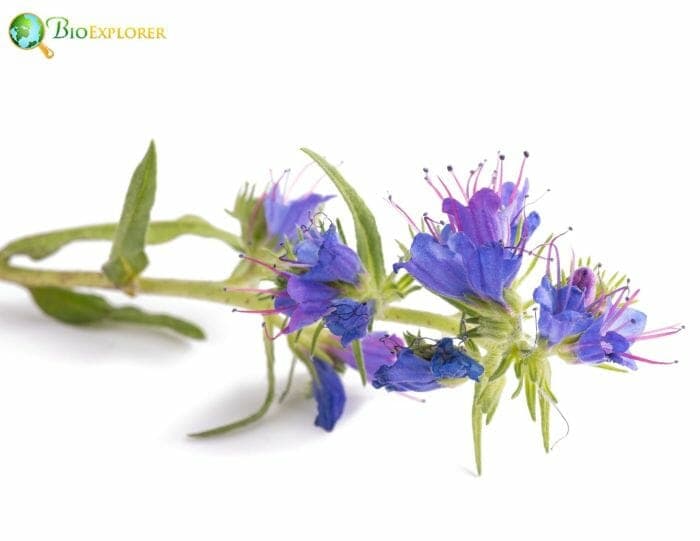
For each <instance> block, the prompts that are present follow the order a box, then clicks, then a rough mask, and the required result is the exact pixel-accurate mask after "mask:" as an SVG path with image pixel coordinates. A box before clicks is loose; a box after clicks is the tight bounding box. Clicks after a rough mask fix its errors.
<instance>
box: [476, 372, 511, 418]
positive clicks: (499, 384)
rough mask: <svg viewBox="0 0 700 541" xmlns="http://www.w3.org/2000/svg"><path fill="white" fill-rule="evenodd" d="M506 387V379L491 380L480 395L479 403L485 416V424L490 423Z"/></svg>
mask: <svg viewBox="0 0 700 541" xmlns="http://www.w3.org/2000/svg"><path fill="white" fill-rule="evenodd" d="M505 386H506V378H505V377H500V378H498V379H497V380H495V381H494V380H491V381H489V382H488V383H487V384H486V389H484V392H483V393H482V395H481V397H480V398H479V401H480V402H481V411H482V412H484V413H485V414H486V424H489V423H490V422H491V419H493V415H494V413H496V408H497V407H498V402H499V401H500V399H501V394H502V393H503V388H504V387H505Z"/></svg>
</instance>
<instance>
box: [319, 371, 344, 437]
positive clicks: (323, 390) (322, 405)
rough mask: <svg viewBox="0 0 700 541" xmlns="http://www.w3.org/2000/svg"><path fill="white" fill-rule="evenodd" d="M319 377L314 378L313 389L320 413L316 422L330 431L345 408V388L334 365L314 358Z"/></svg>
mask: <svg viewBox="0 0 700 541" xmlns="http://www.w3.org/2000/svg"><path fill="white" fill-rule="evenodd" d="M313 365H314V368H315V369H316V375H317V376H318V379H314V381H313V384H312V390H313V395H314V399H315V400H316V407H317V409H318V415H316V420H315V421H314V424H315V425H316V426H320V427H321V428H323V429H324V430H326V431H328V432H330V431H331V430H333V427H334V426H335V423H336V421H337V420H338V419H339V418H340V416H341V415H342V414H343V409H344V408H345V389H343V383H342V381H341V380H340V376H338V373H337V372H336V371H335V370H334V369H333V367H332V366H331V365H330V364H328V363H326V362H323V361H321V360H319V359H317V358H314V359H313Z"/></svg>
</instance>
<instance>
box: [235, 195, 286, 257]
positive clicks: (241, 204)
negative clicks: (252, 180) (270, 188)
mask: <svg viewBox="0 0 700 541" xmlns="http://www.w3.org/2000/svg"><path fill="white" fill-rule="evenodd" d="M261 197H262V196H257V197H256V195H255V186H254V185H252V184H249V183H247V182H246V183H245V184H244V185H243V188H242V189H241V190H240V191H239V192H238V195H237V196H236V201H235V203H234V205H233V210H227V211H226V212H227V213H228V214H229V215H230V216H231V217H232V218H235V219H236V220H238V223H239V224H240V226H241V238H242V240H243V243H244V244H245V246H246V247H250V246H255V245H258V244H260V243H262V242H263V241H266V240H267V237H268V234H267V222H266V221H265V209H264V208H263V202H262V199H261ZM280 240H281V239H280ZM241 251H243V247H242V248H241Z"/></svg>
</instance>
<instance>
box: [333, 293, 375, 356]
mask: <svg viewBox="0 0 700 541" xmlns="http://www.w3.org/2000/svg"><path fill="white" fill-rule="evenodd" d="M331 306H332V310H331V312H329V313H328V314H326V315H325V316H324V318H323V320H324V321H325V323H326V327H328V330H329V331H331V332H332V333H333V334H334V335H336V336H339V337H340V343H341V344H342V345H343V347H346V346H347V345H348V344H349V343H350V342H352V341H353V340H357V339H358V338H362V337H363V336H365V335H366V334H367V328H368V326H369V322H370V320H371V319H372V314H373V313H374V303H373V302H357V301H354V300H352V299H338V300H335V301H333V302H332V303H331Z"/></svg>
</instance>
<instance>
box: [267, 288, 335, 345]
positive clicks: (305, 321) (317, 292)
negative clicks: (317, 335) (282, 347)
mask: <svg viewBox="0 0 700 541" xmlns="http://www.w3.org/2000/svg"><path fill="white" fill-rule="evenodd" d="M338 294H339V292H338V290H337V289H335V288H334V287H331V286H329V285H326V284H324V283H322V282H313V281H310V280H303V279H302V278H301V277H300V276H296V275H290V276H289V279H288V280H287V287H286V288H285V289H284V290H282V291H280V292H279V293H278V294H277V295H276V296H275V309H276V310H277V311H278V312H281V313H283V314H284V315H286V316H289V323H288V324H287V327H286V328H285V331H284V332H285V334H288V333H292V332H296V331H298V330H299V329H301V328H303V327H306V326H307V325H311V324H312V323H313V322H315V321H318V320H319V319H321V318H322V317H323V316H325V315H326V314H328V312H329V311H330V310H332V306H333V302H334V300H335V299H336V297H337V296H338Z"/></svg>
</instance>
